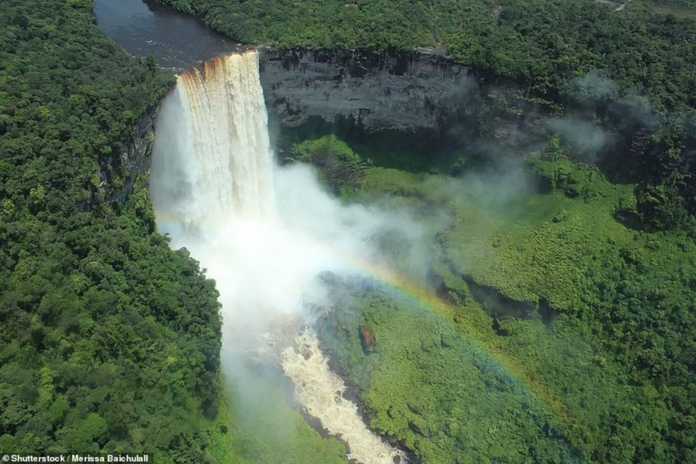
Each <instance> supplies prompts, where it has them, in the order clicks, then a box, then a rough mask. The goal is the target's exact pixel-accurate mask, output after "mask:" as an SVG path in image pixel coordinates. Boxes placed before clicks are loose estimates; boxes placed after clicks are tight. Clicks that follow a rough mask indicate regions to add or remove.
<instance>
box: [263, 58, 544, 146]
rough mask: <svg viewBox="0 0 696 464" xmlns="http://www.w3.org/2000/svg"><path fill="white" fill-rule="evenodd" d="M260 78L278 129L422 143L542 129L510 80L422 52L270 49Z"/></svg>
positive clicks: (505, 137)
mask: <svg viewBox="0 0 696 464" xmlns="http://www.w3.org/2000/svg"><path fill="white" fill-rule="evenodd" d="M261 82H262V84H263V89H264V94H265V98H266V104H267V107H268V110H269V114H270V117H271V120H272V123H274V124H276V125H278V126H279V127H280V129H281V130H283V129H286V130H293V129H299V130H301V129H303V128H308V127H312V128H317V127H321V128H323V129H325V130H337V129H338V131H339V132H348V133H356V132H358V133H359V134H361V135H363V136H364V135H368V136H369V135H377V134H380V133H396V134H399V135H400V136H401V137H404V138H410V139H412V140H414V141H415V142H417V143H421V144H423V145H427V146H430V147H432V146H438V145H452V144H463V143H481V142H482V141H483V140H486V143H491V142H492V143H494V144H501V145H506V146H509V147H512V146H520V145H522V146H524V145H525V144H528V143H529V140H531V138H534V137H533V135H534V134H535V133H536V132H538V131H539V130H541V129H542V127H541V124H540V122H539V121H540V120H539V118H538V117H537V116H536V115H537V114H538V113H539V111H538V109H537V108H536V107H535V106H534V105H533V104H531V103H529V102H527V101H526V100H525V98H524V94H523V92H522V90H521V89H519V88H517V87H515V86H514V85H510V84H507V85H498V84H491V83H487V82H485V80H484V79H482V78H480V77H477V76H475V75H474V74H473V73H472V72H471V71H470V70H469V69H468V68H466V67H464V66H461V65H458V64H456V63H453V62H452V61H451V60H449V59H448V58H446V57H444V56H440V55H437V54H434V53H427V52H417V51H412V52H394V53H387V52H370V51H364V50H363V51H361V50H300V49H293V50H286V51H282V50H275V49H263V50H262V53H261Z"/></svg>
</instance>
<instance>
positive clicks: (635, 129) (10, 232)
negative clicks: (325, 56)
mask: <svg viewBox="0 0 696 464" xmlns="http://www.w3.org/2000/svg"><path fill="white" fill-rule="evenodd" d="M161 3H164V4H167V5H171V6H174V7H176V8H178V9H179V10H180V11H183V12H186V13H192V14H195V15H197V16H200V17H202V18H203V19H204V20H205V21H206V22H207V23H208V24H210V25H211V26H212V27H213V28H215V29H217V30H219V31H222V32H223V33H225V34H227V35H228V36H230V37H232V38H234V39H236V40H239V41H241V42H245V43H255V44H261V43H263V44H272V45H276V46H279V47H285V48H295V47H309V48H366V49H371V50H386V51H387V52H388V51H393V50H403V49H411V48H414V47H427V48H429V49H431V50H430V51H429V52H433V51H434V52H435V53H443V54H447V55H449V56H450V57H451V58H452V59H454V60H456V61H457V62H459V63H463V64H465V65H468V66H470V67H471V68H472V72H473V73H474V74H475V75H476V77H477V78H478V79H482V80H485V81H486V82H488V83H491V85H500V86H505V85H508V84H509V83H512V82H514V83H516V84H517V85H522V86H523V87H524V88H525V89H526V92H525V95H526V98H528V99H529V101H533V102H534V103H535V104H537V105H539V106H540V107H542V108H544V109H545V111H547V112H548V114H549V115H551V116H554V115H573V117H582V118H586V119H590V120H592V121H594V122H596V123H597V124H600V125H601V126H602V127H604V128H606V129H607V131H609V132H611V133H612V134H614V135H615V136H616V137H615V139H616V140H617V142H616V143H615V144H614V145H612V146H611V148H610V149H608V150H607V151H606V152H605V153H602V156H601V157H600V158H598V159H593V160H591V161H593V163H589V162H587V161H588V160H587V159H584V158H583V157H582V156H581V154H580V153H578V152H577V150H576V148H577V147H574V146H573V145H572V144H568V143H567V141H566V140H564V139H563V137H561V136H557V135H555V134H554V135H553V136H550V137H549V139H548V140H547V141H546V144H545V146H542V147H539V148H538V150H536V151H535V152H533V153H531V154H526V155H527V156H526V157H527V158H528V160H526V161H525V162H520V163H519V164H515V165H514V166H515V167H514V168H510V169H508V171H505V170H503V169H498V168H500V166H492V167H491V166H487V167H486V170H484V171H482V172H464V173H461V172H460V173H458V174H459V177H456V178H455V177H453V176H452V175H451V174H452V173H451V172H448V171H447V170H444V171H439V170H437V169H435V168H433V169H423V170H413V169H399V168H398V167H397V166H389V167H385V166H380V165H379V162H378V161H377V162H375V161H374V160H379V159H380V157H379V156H378V155H379V153H377V151H378V148H376V147H369V146H365V145H362V146H357V145H356V146H351V144H350V143H347V142H346V141H343V140H341V139H340V138H338V137H336V136H335V135H327V136H324V137H319V138H315V139H311V140H301V141H296V140H294V141H293V143H292V146H291V147H290V148H289V153H290V157H291V158H292V159H293V160H295V161H301V162H308V163H312V164H314V165H315V166H316V167H317V169H318V171H319V173H320V177H321V180H322V182H324V183H325V184H327V185H328V186H329V187H331V188H332V189H333V192H334V193H336V194H337V195H340V196H341V199H342V200H343V201H344V202H346V203H352V204H365V205H374V204H375V203H378V204H380V205H381V206H383V207H387V208H389V209H394V210H398V209H399V208H408V209H409V210H410V211H413V212H414V214H416V215H417V216H418V217H419V219H421V220H423V222H424V223H425V224H428V227H431V228H432V230H430V231H429V233H430V234H431V235H430V237H429V238H431V239H432V244H429V245H432V246H431V248H430V249H429V250H428V251H429V253H430V257H431V259H430V262H429V269H428V279H429V281H430V284H431V285H432V286H433V288H434V290H435V291H436V292H437V294H438V296H439V298H440V300H441V301H442V302H443V303H442V304H440V305H435V307H423V306H422V305H419V302H417V301H415V302H414V301H412V300H404V298H402V297H401V296H400V295H395V294H394V291H393V289H389V288H384V287H382V286H380V285H377V284H375V283H371V284H370V285H365V283H364V282H355V281H352V280H350V279H345V280H342V279H340V278H335V277H334V278H333V280H332V281H331V282H330V286H331V289H332V292H333V294H334V295H335V297H336V301H335V304H336V306H337V307H341V309H342V310H341V311H334V312H331V313H329V314H327V315H325V316H324V317H322V318H321V320H320V321H319V324H318V332H319V335H320V338H321V341H322V346H323V348H324V349H325V350H326V352H327V353H328V354H329V355H330V357H331V359H332V367H333V368H334V369H336V370H337V371H338V372H339V373H341V374H342V375H343V377H344V378H345V379H346V381H347V382H348V383H349V384H350V386H351V388H352V392H353V393H354V394H355V396H356V398H357V399H358V400H359V402H360V404H361V406H362V408H363V412H364V414H365V417H366V418H368V420H369V424H370V426H371V428H372V429H374V430H375V431H377V432H378V433H380V434H381V435H382V436H384V437H387V438H388V439H389V440H390V441H391V442H393V443H397V444H399V445H401V446H402V447H403V448H404V449H406V450H407V451H409V453H411V457H412V458H413V459H414V461H413V462H427V463H436V464H451V463H458V464H463V463H470V462H471V463H473V462H498V463H517V462H558V463H561V462H563V463H565V462H597V463H629V462H649V463H664V462H693V461H696V438H695V437H696V381H695V380H694V379H695V378H696V377H695V376H696V364H695V360H696V341H695V340H694V336H693V334H694V330H696V303H695V302H696V281H695V280H694V276H695V275H696V241H695V235H696V229H694V215H695V214H696V190H694V189H695V188H696V148H695V147H696V122H695V119H694V112H695V109H696V100H694V98H695V96H696V68H695V66H696V22H695V21H694V20H693V17H694V14H693V10H692V9H691V8H693V6H694V2H693V1H692V0H660V1H640V0H633V1H631V2H630V3H629V4H628V5H627V6H626V7H625V8H623V9H622V10H621V11H615V10H616V9H617V8H619V7H620V6H621V3H620V2H610V1H607V2H595V1H592V0H578V1H575V2H567V1H561V0H500V1H493V0H490V1H489V0H479V1H477V0H433V1H421V0H415V1H402V0H374V1H373V0H369V1H363V0H348V1H346V0H343V1H339V0H329V1H315V0H299V1H289V0H280V1H275V0H274V1H270V0H245V1H244V0H242V1H236V0H161ZM92 7H93V4H92V1H91V0H45V1H41V2H28V1H26V0H4V1H3V4H2V7H1V9H0V26H1V27H2V29H1V30H0V327H1V328H0V451H3V452H4V451H6V450H7V451H11V452H50V453H61V452H71V451H75V450H79V451H82V452H92V453H98V452H114V451H123V452H134V451H141V452H152V453H154V454H155V458H156V462H176V463H193V462H196V463H197V462H209V461H212V462H216V461H219V462H230V463H237V462H242V463H249V464H257V463H265V462H287V463H298V464H299V463H302V464H307V463H317V464H326V463H327V462H332V463H333V462H336V463H340V462H344V461H345V452H346V450H345V447H344V446H343V444H341V443H339V442H333V441H328V440H327V441H322V438H321V437H320V436H319V434H318V433H317V432H316V431H315V430H312V429H311V428H310V427H309V426H308V425H307V423H306V421H305V420H304V418H303V417H302V416H301V415H300V414H298V413H297V412H296V411H294V410H291V411H290V412H287V411H288V410H290V409H291V407H290V406H288V401H287V397H286V392H285V391H283V389H282V388H280V387H278V388H275V387H273V388H269V389H268V391H267V390H262V391H259V392H257V394H258V397H259V400H258V402H259V405H260V406H259V405H255V406H254V407H255V409H253V408H251V407H248V410H247V409H244V407H239V406H240V405H235V407H238V409H239V410H244V411H246V413H244V414H242V413H239V411H229V410H227V409H226V408H227V406H226V405H225V404H224V401H223V404H222V405H220V404H219V401H220V399H221V395H220V391H219V378H218V377H219V372H218V371H219V363H220V361H219V356H220V317H219V304H218V302H217V297H218V294H217V292H216V290H215V284H214V282H212V281H210V280H207V279H206V278H205V275H204V273H203V271H202V270H201V269H200V268H199V266H198V264H197V263H196V262H195V261H194V260H193V259H191V257H190V256H189V255H188V253H187V252H186V251H185V250H180V251H172V250H170V249H169V242H168V239H167V238H166V237H163V236H161V235H159V234H158V233H157V232H156V231H155V220H154V214H153V211H152V206H151V204H150V198H149V193H148V188H147V172H146V168H145V167H146V166H147V158H148V157H149V152H148V150H149V147H148V146H147V145H148V144H147V143H146V144H145V147H143V146H142V144H141V143H136V140H138V139H143V138H144V139H145V140H149V139H151V137H152V133H151V131H150V128H149V127H147V126H148V125H147V121H148V120H150V119H151V117H152V113H153V112H154V111H155V109H156V107H157V105H158V104H159V102H160V101H161V99H162V98H163V97H164V95H165V94H166V93H167V91H168V90H169V89H170V88H171V86H172V85H173V80H172V77H171V76H170V75H168V74H165V73H163V72H162V71H160V70H158V69H157V66H156V65H155V62H154V61H153V60H138V59H134V58H131V57H128V56H127V55H126V54H125V53H124V52H123V50H121V49H120V48H119V47H117V46H116V45H115V44H114V43H112V42H111V41H109V40H107V39H105V38H104V37H103V36H102V35H101V34H100V32H99V31H98V29H97V27H96V25H95V24H94V18H93V15H92ZM520 157H521V156H520ZM579 160H583V161H584V162H578V161H579ZM426 164H427V163H426ZM506 167H507V166H506ZM520 179H523V181H522V180H520ZM528 183H529V184H532V185H533V186H534V187H533V188H531V187H529V185H528ZM528 187H529V188H528ZM438 214H444V215H446V216H447V217H448V221H446V222H444V223H443V222H442V221H441V218H440V217H439V216H437V215H438ZM405 243H406V241H403V240H400V238H399V237H398V236H396V237H392V239H391V240H390V239H388V238H387V239H385V247H384V248H385V249H386V250H388V251H389V252H390V253H393V255H394V256H393V259H394V262H395V263H398V261H399V259H400V253H401V252H402V251H403V250H402V248H403V247H404V246H405V245H404V244H405ZM501 366H503V367H501ZM511 368H512V369H511ZM506 369H507V370H512V371H514V374H515V375H514V376H510V375H508V374H507V373H506V372H505V371H506ZM278 383H279V384H280V382H278ZM220 406H222V407H220ZM241 406H244V405H241ZM232 409H233V408H232ZM278 410H281V411H285V412H283V414H287V417H285V418H284V420H283V424H285V425H287V429H288V430H290V429H291V430H293V431H294V433H296V434H297V435H292V434H290V433H289V434H285V433H280V432H278V431H277V430H276V429H277V428H278V423H277V422H275V420H276V418H277V411H278ZM220 412H221V414H220ZM236 413H239V414H238V415H235V414H236ZM221 415H222V416H223V417H222V418H221V417H220V416H221ZM216 416H217V419H216V420H217V422H216V424H215V429H219V430H217V431H218V432H221V434H215V433H211V432H210V430H209V429H210V423H211V422H210V419H211V418H215V417H216ZM250 416H254V420H251V419H249V417H250ZM259 418H260V419H259ZM219 421H223V422H226V423H225V425H223V426H220V427H218V423H219ZM249 424H252V425H249ZM288 424H289V425H288ZM298 431H299V432H298ZM282 432H285V431H284V430H283V431H282ZM276 435H283V436H282V437H279V436H276ZM285 435H288V436H285ZM288 437H291V438H288ZM211 448H216V449H215V450H211Z"/></svg>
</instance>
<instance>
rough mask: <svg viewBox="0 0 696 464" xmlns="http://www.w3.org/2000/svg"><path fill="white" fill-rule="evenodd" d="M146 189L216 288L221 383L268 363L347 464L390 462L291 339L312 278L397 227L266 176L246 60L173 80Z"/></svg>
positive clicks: (321, 295)
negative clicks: (336, 440) (335, 440)
mask: <svg viewBox="0 0 696 464" xmlns="http://www.w3.org/2000/svg"><path fill="white" fill-rule="evenodd" d="M150 187H151V192H152V199H153V203H154V206H155V212H156V217H157V223H158V227H159V228H160V230H161V231H162V232H164V233H168V234H170V235H171V237H172V246H173V247H174V248H179V247H186V248H187V249H189V251H190V252H191V253H192V255H193V256H194V257H195V258H196V259H198V260H199V261H200V262H201V264H202V265H203V267H205V268H207V273H208V275H209V276H210V277H212V278H214V279H215V280H216V281H217V287H218V290H219V292H220V299H221V303H222V306H223V320H224V327H223V353H222V359H223V365H225V364H226V365H227V368H228V370H229V371H230V372H231V373H232V374H231V375H230V377H231V380H232V381H233V382H234V380H235V378H234V377H235V375H236V376H239V375H241V374H240V373H242V372H245V369H246V367H245V366H246V365H248V361H249V359H250V358H252V357H256V358H258V355H259V354H260V353H264V352H268V351H271V352H274V354H273V355H272V356H268V357H267V361H266V362H272V361H268V360H271V359H275V362H276V363H277V362H280V363H281V366H280V367H282V369H283V371H284V372H285V373H286V374H287V376H288V377H289V378H290V379H291V381H292V382H293V383H294V384H295V386H296V397H297V400H298V402H299V403H300V404H302V405H303V407H304V408H305V410H306V411H307V413H308V414H310V415H312V416H314V417H316V418H317V419H319V420H320V421H321V423H322V425H323V426H324V428H325V429H326V430H327V431H328V432H329V433H331V434H333V435H335V436H338V437H341V438H342V439H343V440H344V441H345V442H346V443H347V445H348V447H349V449H350V456H351V458H353V459H355V460H356V461H358V462H361V463H363V464H372V463H375V464H391V463H393V462H394V460H395V458H397V457H398V459H396V460H400V459H401V458H402V455H401V453H400V452H399V451H397V450H395V449H393V448H391V447H390V446H389V445H387V444H385V443H384V442H383V441H382V440H381V439H380V438H379V437H377V436H376V435H374V434H372V433H371V432H370V431H369V429H368V428H367V426H366V425H365V424H364V422H363V421H362V418H361V417H360V415H359V414H358V411H357V407H356V406H355V405H354V404H352V403H351V402H350V401H348V400H347V399H345V398H343V397H342V394H343V392H344V390H345V386H344V385H343V382H342V380H341V379H340V378H339V377H338V376H336V375H335V374H333V373H332V372H331V371H330V369H329V368H328V363H327V361H326V359H325V358H324V356H323V354H322V353H321V351H320V350H319V345H318V342H317V341H316V338H314V336H313V334H312V331H311V329H306V330H304V331H302V333H298V327H302V326H306V325H308V324H310V323H311V320H312V317H313V315H312V314H311V312H310V311H308V310H307V308H308V307H309V306H317V305H319V306H321V305H322V304H324V305H325V304H326V303H327V300H328V297H327V295H326V292H325V290H324V288H323V285H322V283H321V280H320V279H319V275H320V274H321V273H322V272H325V271H330V272H345V271H347V270H350V268H351V266H350V260H345V259H343V257H346V256H354V257H358V258H360V259H369V258H371V257H372V252H371V251H370V250H371V246H370V240H371V239H372V238H373V236H374V234H375V232H376V231H378V230H381V229H383V228H385V227H387V226H386V225H385V224H387V223H398V222H399V219H398V218H395V217H386V216H384V217H383V216H379V215H376V214H375V213H374V212H373V211H370V210H367V209H365V208H363V207H357V206H354V207H345V206H342V205H340V204H338V203H337V202H336V201H334V200H333V199H331V198H330V197H329V196H328V195H327V194H326V193H325V192H324V191H323V190H322V189H321V187H320V186H319V184H318V183H317V181H316V179H315V176H314V175H313V172H311V170H309V168H307V167H304V166H294V167H291V168H287V169H281V168H278V167H276V166H275V165H274V161H273V153H272V151H271V147H270V142H269V135H268V128H267V114H266V108H265V104H264V99H263V92H262V89H261V85H260V81H259V72H258V55H257V53H256V52H255V51H248V52H245V53H241V54H233V55H230V56H226V57H220V58H217V59H215V60H213V61H211V62H208V63H206V64H205V65H204V66H203V67H202V68H201V69H195V70H191V71H188V72H186V73H185V74H183V75H181V76H179V78H178V83H177V87H176V90H175V91H174V92H173V93H172V94H171V95H170V96H169V97H168V98H167V99H166V100H165V101H164V103H163V106H162V109H161V112H160V116H159V119H158V122H157V139H156V140H155V148H154V154H153V165H152V175H151V186H150ZM411 229H413V227H411ZM312 303H314V304H312ZM278 327H281V330H280V332H285V333H280V334H278V329H277V328H278ZM274 331H275V336H274V335H273V333H274ZM269 333H270V334H271V338H273V339H274V343H273V345H274V346H273V347H272V348H271V349H269V344H268V343H266V342H265V341H264V340H268V338H269ZM295 337H297V338H296V340H295V341H294V342H293V338H295ZM284 340H285V341H284ZM307 350H310V351H311V353H309V356H308V355H307V353H308V351H307ZM240 380H241V379H240Z"/></svg>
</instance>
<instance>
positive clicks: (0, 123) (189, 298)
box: [0, 0, 220, 463]
mask: <svg viewBox="0 0 696 464" xmlns="http://www.w3.org/2000/svg"><path fill="white" fill-rule="evenodd" d="M91 10H92V2H91V1H87V0H68V1H64V0H47V1H43V2H26V1H17V0H8V1H4V2H3V5H2V12H0V153H2V156H1V157H0V326H1V327H2V330H0V449H2V450H4V451H12V452H27V453H29V452H30V453H60V452H75V451H81V452H90V453H97V452H102V451H103V452H118V451H122V452H137V451H139V452H150V453H154V455H155V458H156V459H157V461H158V462H161V463H169V462H177V463H191V462H207V458H206V454H207V452H206V448H207V447H208V440H207V438H206V437H205V436H204V435H203V434H202V433H201V429H200V428H199V426H198V425H199V423H200V421H201V420H203V419H202V418H203V416H204V415H205V416H208V417H213V416H215V414H216V409H217V398H218V383H217V381H216V379H217V376H218V365H219V350H220V319H219V315H218V303H217V292H216V291H215V288H214V285H213V282H211V281H209V280H206V279H205V278H204V277H203V275H202V274H201V272H200V270H199V268H198V265H197V263H196V262H195V261H193V260H192V259H191V258H190V257H189V256H188V255H187V253H186V252H183V251H180V252H173V251H171V250H170V249H169V247H168V243H167V240H166V239H165V238H163V237H162V236H160V235H158V234H157V233H156V232H155V230H154V216H153V212H152V209H151V206H150V201H149V198H148V191H147V186H146V182H147V181H146V178H145V176H144V175H141V176H138V175H137V173H135V172H133V171H132V170H133V167H132V166H129V164H130V163H136V164H137V163H138V162H139V161H140V160H137V159H132V157H137V156H142V157H144V158H145V159H144V162H143V165H146V161H147V160H146V157H147V156H149V154H147V153H141V154H137V153H135V152H134V151H131V150H129V146H130V141H131V140H132V139H133V138H134V137H136V136H137V135H136V129H135V127H136V122H137V121H138V120H140V119H141V118H142V117H144V116H145V115H146V114H147V113H148V112H150V111H151V110H152V109H153V108H154V107H156V106H157V104H158V102H159V100H160V99H161V98H162V97H163V96H164V94H165V93H166V92H167V90H168V89H169V88H170V86H171V85H172V83H173V82H172V80H171V78H170V77H169V76H166V75H163V74H160V73H159V72H158V71H157V70H156V68H155V66H154V62H152V61H148V62H140V61H137V60H133V59H131V58H129V57H128V56H127V55H126V54H125V53H124V52H123V51H122V50H121V49H119V48H118V47H117V46H116V45H115V44H113V43H112V42H111V41H109V40H107V39H106V38H104V37H103V36H102V35H101V34H100V33H99V31H98V29H97V28H96V26H95V24H94V19H93V16H92V11H91ZM129 156H130V157H131V159H128V157H129Z"/></svg>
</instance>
